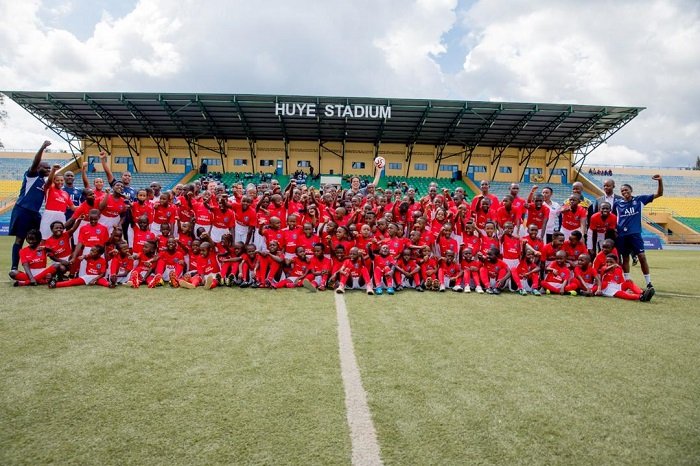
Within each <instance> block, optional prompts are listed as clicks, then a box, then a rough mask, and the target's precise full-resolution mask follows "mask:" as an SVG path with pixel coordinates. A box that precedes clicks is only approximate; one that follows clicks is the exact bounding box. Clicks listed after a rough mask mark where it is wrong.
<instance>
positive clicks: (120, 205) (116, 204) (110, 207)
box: [102, 196, 126, 217]
mask: <svg viewBox="0 0 700 466" xmlns="http://www.w3.org/2000/svg"><path fill="white" fill-rule="evenodd" d="M125 211H126V202H125V201H124V198H123V197H119V198H117V199H115V198H114V196H107V205H105V208H104V209H103V210H102V215H104V216H105V217H118V216H120V215H121V214H122V213H123V212H125Z"/></svg>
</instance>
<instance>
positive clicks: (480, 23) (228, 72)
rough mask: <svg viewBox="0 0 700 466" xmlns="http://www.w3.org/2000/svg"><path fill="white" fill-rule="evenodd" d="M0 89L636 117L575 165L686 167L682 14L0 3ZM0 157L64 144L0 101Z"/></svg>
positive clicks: (570, 5) (209, 0)
mask: <svg viewBox="0 0 700 466" xmlns="http://www.w3.org/2000/svg"><path fill="white" fill-rule="evenodd" d="M0 44H3V45H2V47H0V89H3V90H32V91H124V92H199V93H205V92H220V93H232V94H285V95H290V94H291V95H294V94H296V95H331V96H368V97H369V96H371V97H396V98H399V97H400V98H420V99H443V98H446V99H457V100H493V101H513V102H548V103H570V104H594V105H610V106H635V107H636V106H638V107H646V110H644V111H643V112H641V114H640V115H639V116H638V117H637V118H635V119H634V120H633V121H632V122H631V123H629V124H628V125H627V126H626V127H624V128H623V129H621V130H620V131H619V132H618V133H616V134H615V135H614V136H613V137H612V138H611V139H610V140H609V141H608V142H607V143H605V144H603V145H601V146H600V147H599V148H598V149H596V150H595V151H594V152H593V153H592V154H591V155H590V156H589V158H588V161H589V164H595V163H600V164H604V163H605V164H619V165H652V166H690V165H695V160H696V158H697V157H698V156H699V155H700V112H699V111H698V109H700V85H698V83H700V47H699V46H698V45H697V44H700V2H699V1H698V0H676V1H668V0H665V1H664V0H662V1H651V0H650V1H647V0H630V1H626V0H616V1H614V2H611V1H596V0H591V1H586V2H582V1H578V0H553V1H542V0H539V1H538V0H353V1H337V0H324V1H317V0H266V1H243V0H238V1H237V0H180V1H175V0H171V1H169V0H140V1H133V0H122V1H114V0H113V1H107V0H89V1H88V0H43V1H42V0H21V1H18V0H0ZM4 107H5V110H6V111H7V114H8V118H7V119H6V122H5V123H4V125H0V140H1V141H2V142H3V143H4V145H5V148H6V149H27V150H29V149H34V148H36V147H37V146H38V145H40V144H41V141H43V140H44V139H47V138H48V139H50V140H52V141H53V142H54V144H55V145H54V147H56V148H65V147H67V145H66V144H65V143H62V141H61V140H60V139H59V138H58V137H57V136H56V135H54V134H53V133H51V132H49V131H46V130H45V129H44V127H43V125H41V124H40V123H39V122H37V121H36V120H35V119H34V118H33V117H31V116H30V115H29V114H28V113H27V112H25V111H24V110H22V109H21V108H19V107H18V106H17V105H16V104H14V103H13V102H12V101H9V99H5V106H4Z"/></svg>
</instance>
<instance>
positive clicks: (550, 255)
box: [542, 243, 561, 262]
mask: <svg viewBox="0 0 700 466" xmlns="http://www.w3.org/2000/svg"><path fill="white" fill-rule="evenodd" d="M560 249H561V248H555V247H554V243H547V244H545V245H544V247H543V248H542V260H543V261H547V262H549V261H553V260H554V259H556V255H557V252H559V250H560Z"/></svg>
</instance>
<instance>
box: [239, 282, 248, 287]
mask: <svg viewBox="0 0 700 466" xmlns="http://www.w3.org/2000/svg"><path fill="white" fill-rule="evenodd" d="M238 286H240V287H241V288H248V287H249V286H250V282H246V281H243V282H241V283H240V284H239V285H238Z"/></svg>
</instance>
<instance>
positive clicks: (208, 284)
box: [204, 275, 214, 290]
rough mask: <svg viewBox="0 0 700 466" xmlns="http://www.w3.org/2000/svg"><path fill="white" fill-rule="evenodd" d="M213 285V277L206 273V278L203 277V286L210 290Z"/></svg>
mask: <svg viewBox="0 0 700 466" xmlns="http://www.w3.org/2000/svg"><path fill="white" fill-rule="evenodd" d="M213 286H214V277H212V276H211V275H207V278H205V279H204V288H205V289H207V290H211V289H212V287H213Z"/></svg>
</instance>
